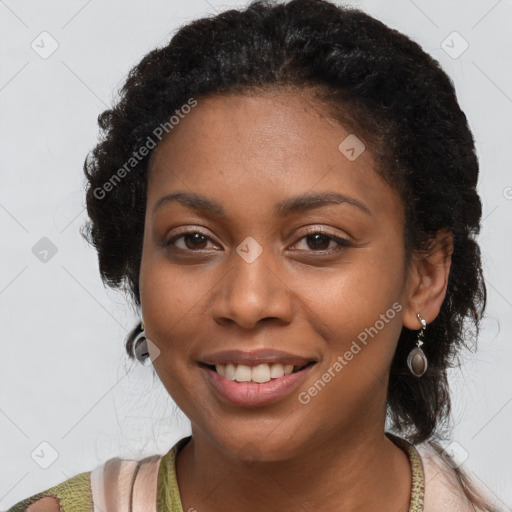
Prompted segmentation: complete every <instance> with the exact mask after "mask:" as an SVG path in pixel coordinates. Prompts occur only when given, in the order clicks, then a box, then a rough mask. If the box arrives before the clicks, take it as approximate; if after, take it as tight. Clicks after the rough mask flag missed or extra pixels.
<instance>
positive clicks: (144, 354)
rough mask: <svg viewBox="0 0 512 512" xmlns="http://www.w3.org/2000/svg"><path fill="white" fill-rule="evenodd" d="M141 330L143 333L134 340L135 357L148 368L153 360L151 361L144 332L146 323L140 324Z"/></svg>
mask: <svg viewBox="0 0 512 512" xmlns="http://www.w3.org/2000/svg"><path fill="white" fill-rule="evenodd" d="M140 328H141V329H142V331H141V332H140V333H139V334H138V335H137V337H136V338H135V339H134V340H133V355H134V356H135V358H136V359H137V361H139V363H142V364H143V365H144V366H148V363H147V361H148V360H149V361H150V362H151V359H149V350H148V340H147V338H146V332H145V331H144V322H141V323H140Z"/></svg>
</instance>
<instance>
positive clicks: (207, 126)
mask: <svg viewBox="0 0 512 512" xmlns="http://www.w3.org/2000/svg"><path fill="white" fill-rule="evenodd" d="M328 114H329V113H328V110H327V107H326V106H325V105H323V104H321V103H319V102H318V101H316V100H315V99H314V98H313V97H312V96H310V95H308V94H302V93H298V92H290V91H279V92H264V93H258V94H251V95H241V94H237V95H232V94H231V95H227V94H226V95H217V96H211V97H206V98H202V99H198V100H197V106H196V107H195V108H194V109H192V110H191V111H190V113H188V114H186V115H184V116H183V117H182V118H181V119H180V121H179V123H178V125H176V126H174V128H173V130H172V131H171V132H170V133H169V135H167V136H166V138H164V139H163V140H162V142H160V143H159V145H158V146H157V147H156V148H155V150H154V152H153V155H152V157H151V160H150V165H149V168H148V205H151V204H152V203H153V204H154V203H155V202H156V201H157V200H158V198H159V197H160V196H161V195H163V193H164V192H166V193H169V192H172V191H173V190H178V189H179V190H187V189H188V190H193V191H194V192H198V193H201V194H203V195H208V196H212V195H213V196H215V197H218V198H221V199H223V200H225V201H230V202H232V203H233V204H234V203H236V202H237V200H239V199H240V198H241V197H243V196H244V195H245V200H246V201H247V198H248V196H250V199H251V202H253V201H256V200H267V199H269V200H270V199H273V200H275V201H277V200H278V199H280V198H282V197H283V196H286V195H295V194H300V193H305V192H308V191H325V190H337V191H339V192H343V193H346V194H352V195H353V196H358V197H359V198H361V200H362V201H364V202H366V203H371V204H372V206H373V209H377V210H379V209H383V210H385V209H390V208H393V204H392V203H395V207H397V208H398V207H399V206H400V205H399V204H398V203H399V199H398V196H397V194H396V192H395V191H394V190H393V189H391V188H390V187H389V186H388V185H387V183H386V182H385V181H384V180H383V179H382V178H381V177H380V176H379V175H378V174H377V173H376V172H375V170H374V161H373V157H372V154H371V152H370V151H369V150H368V149H365V150H362V148H363V147H364V146H363V144H364V141H363V140H362V139H360V138H359V137H357V134H354V133H351V132H350V131H349V130H348V129H347V128H345V127H344V126H342V125H341V124H340V123H339V122H337V121H335V120H333V119H332V118H331V117H330V116H329V115H328ZM344 141H348V142H347V143H345V142H344ZM340 144H341V150H340ZM347 144H348V145H349V146H354V147H355V150H356V151H357V152H358V153H359V151H361V150H362V153H361V154H360V155H359V156H357V158H355V159H349V158H347V156H346V154H345V153H344V152H343V150H346V147H345V146H347ZM358 144H360V145H359V146H358ZM349 149H350V148H349ZM353 154H354V153H352V155H353ZM350 155H351V154H349V156H350ZM397 201H398V203H397Z"/></svg>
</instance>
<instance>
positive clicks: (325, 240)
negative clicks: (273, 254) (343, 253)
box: [299, 231, 352, 252]
mask: <svg viewBox="0 0 512 512" xmlns="http://www.w3.org/2000/svg"><path fill="white" fill-rule="evenodd" d="M301 240H305V241H306V246H307V249H305V250H306V251H307V250H308V249H309V250H310V251H313V252H322V251H324V252H336V251H340V250H342V249H343V248H346V247H352V244H351V243H350V242H349V241H348V240H345V239H344V238H340V237H338V236H335V235H331V234H330V233H326V232H323V231H311V232H310V233H308V234H307V235H306V236H303V237H302V238H301V239H299V242H300V241H301ZM330 244H334V245H330ZM301 251H302V249H301Z"/></svg>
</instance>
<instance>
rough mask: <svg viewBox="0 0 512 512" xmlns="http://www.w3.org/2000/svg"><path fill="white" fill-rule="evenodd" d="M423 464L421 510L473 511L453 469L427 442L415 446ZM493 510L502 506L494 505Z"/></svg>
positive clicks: (428, 511)
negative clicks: (423, 487) (423, 488)
mask: <svg viewBox="0 0 512 512" xmlns="http://www.w3.org/2000/svg"><path fill="white" fill-rule="evenodd" d="M415 448H416V451H417V452H418V453H419V455H420V458H421V462H422V466H423V480H424V485H425V495H424V498H423V500H424V501H423V512H448V511H449V512H474V511H475V508H474V507H473V505H472V504H471V502H470V501H469V500H468V499H467V498H466V496H465V494H464V492H463V490H462V488H461V485H460V483H459V482H458V480H457V477H456V474H455V471H454V469H453V468H452V467H451V466H450V464H448V463H447V462H446V461H444V460H443V459H442V458H441V457H440V456H439V454H438V453H437V452H436V451H435V449H434V448H433V447H432V446H430V445H429V444H428V443H422V444H420V445H416V446H415ZM478 490H479V491H480V493H481V494H482V496H483V497H484V498H486V499H487V500H488V501H489V502H490V503H492V499H491V498H490V497H489V496H488V495H487V493H485V492H484V491H483V490H482V489H478ZM494 507H495V508H492V509H490V510H492V511H493V512H502V511H504V509H503V508H499V507H498V505H497V504H496V505H494Z"/></svg>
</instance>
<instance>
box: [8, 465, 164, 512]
mask: <svg viewBox="0 0 512 512" xmlns="http://www.w3.org/2000/svg"><path fill="white" fill-rule="evenodd" d="M161 458H162V456H161V455H153V456H150V457H146V458H145V459H141V460H130V459H121V458H119V457H115V458H112V459H109V460H107V461H106V462H104V463H103V464H101V465H99V466H97V467H96V468H95V469H93V470H92V471H87V472H85V473H80V474H79V475H76V476H74V477H73V478H70V479H68V480H66V481H64V482H62V483H60V484H58V485H56V486H54V487H51V488H49V489H46V490H45V491H42V492H39V493H37V494H34V495H33V496H30V497H29V498H26V499H24V500H22V501H20V502H19V503H16V504H15V505H14V506H12V507H11V508H10V509H9V510H7V512H61V511H62V512H64V511H65V512H95V511H97V510H101V511H102V512H109V511H113V510H115V511H124V510H126V511H128V510H132V509H133V510H139V509H140V507H141V506H142V505H143V503H144V502H153V503H156V498H157V477H158V472H159V466H160V461H161Z"/></svg>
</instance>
